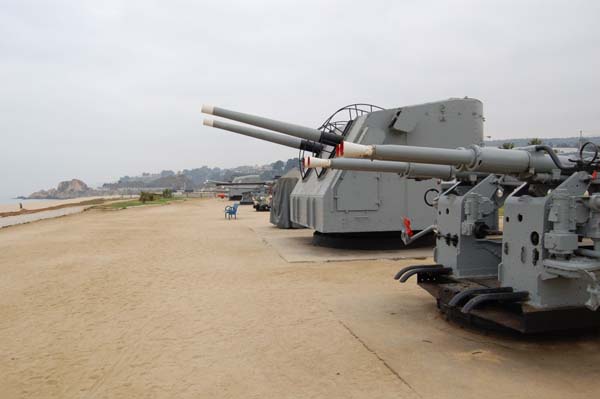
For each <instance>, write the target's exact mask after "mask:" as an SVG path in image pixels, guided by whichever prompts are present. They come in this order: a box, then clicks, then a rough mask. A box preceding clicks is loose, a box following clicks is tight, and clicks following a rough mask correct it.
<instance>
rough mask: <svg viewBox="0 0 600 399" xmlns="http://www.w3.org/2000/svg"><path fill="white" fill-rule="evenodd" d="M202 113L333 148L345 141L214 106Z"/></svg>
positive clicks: (310, 130)
mask: <svg viewBox="0 0 600 399" xmlns="http://www.w3.org/2000/svg"><path fill="white" fill-rule="evenodd" d="M202 112H203V113H205V114H209V115H215V116H220V117H221V118H225V119H230V120H233V121H237V122H241V123H246V124H248V125H252V126H256V127H261V128H263V129H267V130H273V131H275V132H279V133H284V134H287V135H289V136H294V137H298V138H301V139H305V140H310V141H315V142H318V143H323V144H328V145H333V146H335V145H337V144H339V143H341V141H342V140H343V139H342V137H341V136H338V135H337V134H333V133H327V132H321V131H320V130H319V129H314V128H310V127H305V126H301V125H296V124H294V123H288V122H282V121H278V120H275V119H269V118H264V117H262V116H256V115H250V114H245V113H243V112H237V111H231V110H228V109H225V108H221V107H215V106H212V105H203V106H202Z"/></svg>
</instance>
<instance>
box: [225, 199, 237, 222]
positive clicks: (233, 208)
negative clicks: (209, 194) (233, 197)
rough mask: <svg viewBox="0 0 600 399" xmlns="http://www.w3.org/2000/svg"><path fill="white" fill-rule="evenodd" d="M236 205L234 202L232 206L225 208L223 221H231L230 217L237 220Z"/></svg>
mask: <svg viewBox="0 0 600 399" xmlns="http://www.w3.org/2000/svg"><path fill="white" fill-rule="evenodd" d="M238 205H239V204H238V203H237V202H236V203H235V204H233V206H230V205H227V206H226V207H225V219H231V217H232V216H233V217H234V218H236V219H237V210H238Z"/></svg>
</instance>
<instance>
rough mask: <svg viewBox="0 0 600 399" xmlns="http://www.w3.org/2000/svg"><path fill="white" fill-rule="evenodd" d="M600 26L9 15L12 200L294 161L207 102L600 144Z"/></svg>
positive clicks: (556, 14) (42, 11) (46, 4)
mask: <svg viewBox="0 0 600 399" xmlns="http://www.w3.org/2000/svg"><path fill="white" fill-rule="evenodd" d="M599 21H600V2H598V1H594V0H589V1H573V0H570V1H522V0H521V1H453V2H445V1H416V0H415V1H375V0H369V1H362V2H358V1H356V2H349V1H348V2H341V1H307V0H302V1H283V0H273V1H259V0H254V1H222V0H219V1H215V0H211V1H179V0H178V1H173V0H171V1H151V0H140V1H112V0H110V1H109V0H103V1H96V0H94V1H87V0H85V1H84V0H72V1H30V0H14V1H11V0H0V81H1V85H0V145H1V147H0V148H1V150H0V197H6V196H9V195H11V196H12V195H18V194H29V193H30V192H32V191H35V190H38V189H41V188H50V187H54V186H56V184H57V183H58V182H59V181H60V180H65V179H70V178H74V177H77V178H81V179H83V180H84V181H85V182H87V183H89V184H98V183H101V182H106V181H111V180H115V179H117V178H118V177H119V176H122V175H126V174H129V175H134V174H138V173H141V172H143V171H160V170H161V169H175V170H177V169H183V168H194V167H200V166H202V165H205V164H206V165H209V166H220V167H229V166H236V165H240V164H255V163H260V164H262V163H267V162H272V161H275V160H277V159H285V158H288V157H293V156H296V155H297V151H294V150H290V149H284V148H281V147H278V146H275V145H271V144H268V143H263V142H258V141H255V140H252V139H250V138H243V137H241V136H237V135H234V134H233V133H228V132H222V131H218V130H213V129H210V128H208V127H203V126H202V115H201V114H200V112H199V110H200V106H201V104H202V103H210V104H215V105H220V106H223V107H228V108H232V109H235V110H239V111H246V112H251V113H256V114H260V115H264V116H269V117H273V118H277V119H283V120H287V121H290V122H296V123H300V124H305V125H308V126H317V125H319V124H320V122H322V120H323V119H325V117H327V116H328V115H329V114H330V113H331V112H333V111H334V110H335V109H337V108H339V107H340V106H343V105H346V104H349V103H354V102H368V103H373V104H376V105H380V106H383V107H397V106H402V105H410V104H417V103H420V102H426V101H434V100H440V99H444V98H448V97H462V96H470V97H475V98H478V99H480V100H482V101H483V103H484V112H485V116H486V124H485V129H486V135H491V136H492V137H493V138H507V137H531V136H537V137H552V136H554V137H556V136H565V135H568V136H573V135H576V134H577V132H578V131H579V129H583V130H584V131H586V132H589V133H593V134H600V102H599V101H598V96H599V95H600V23H599Z"/></svg>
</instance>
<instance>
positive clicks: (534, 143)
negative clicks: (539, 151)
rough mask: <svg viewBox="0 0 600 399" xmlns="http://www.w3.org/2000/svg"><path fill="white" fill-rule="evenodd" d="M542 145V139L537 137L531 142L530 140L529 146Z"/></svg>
mask: <svg viewBox="0 0 600 399" xmlns="http://www.w3.org/2000/svg"><path fill="white" fill-rule="evenodd" d="M542 143H543V141H542V139H538V138H537V137H534V138H532V139H531V140H529V142H528V143H527V144H529V145H540V144H542Z"/></svg>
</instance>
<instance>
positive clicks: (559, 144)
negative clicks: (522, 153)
mask: <svg viewBox="0 0 600 399" xmlns="http://www.w3.org/2000/svg"><path fill="white" fill-rule="evenodd" d="M531 139H532V138H526V139H504V140H487V141H486V142H485V145H486V146H488V147H500V146H501V145H502V144H504V143H513V144H514V145H515V147H523V146H526V145H528V144H529V141H530V140H531ZM540 139H541V140H542V141H543V143H544V144H548V145H549V146H551V147H556V148H578V147H579V137H560V138H540ZM582 141H583V142H584V143H585V142H586V141H591V142H592V143H594V144H599V145H600V137H599V136H594V137H584V138H583V139H582Z"/></svg>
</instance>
